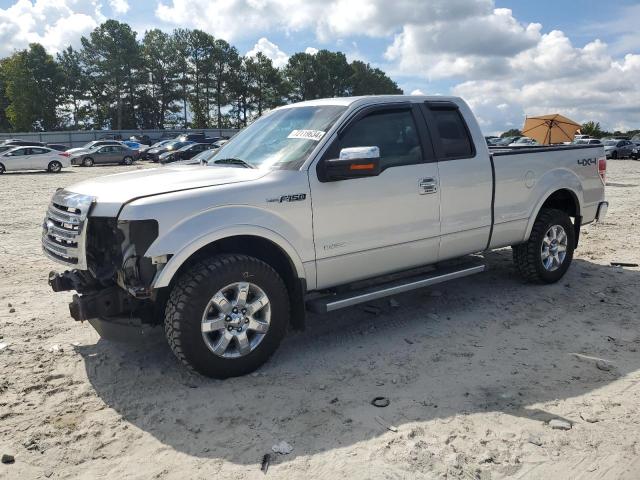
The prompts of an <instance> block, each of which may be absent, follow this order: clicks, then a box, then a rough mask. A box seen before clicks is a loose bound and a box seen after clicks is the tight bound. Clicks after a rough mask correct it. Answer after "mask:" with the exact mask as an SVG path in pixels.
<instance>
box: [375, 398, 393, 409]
mask: <svg viewBox="0 0 640 480" xmlns="http://www.w3.org/2000/svg"><path fill="white" fill-rule="evenodd" d="M390 403H391V400H389V399H388V398H387V397H376V398H374V399H373V400H371V405H373V406H374V407H378V408H384V407H388V406H389V404H390Z"/></svg>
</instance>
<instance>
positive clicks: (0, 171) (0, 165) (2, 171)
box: [0, 163, 5, 175]
mask: <svg viewBox="0 0 640 480" xmlns="http://www.w3.org/2000/svg"><path fill="white" fill-rule="evenodd" d="M4 172H5V168H4V165H3V164H1V163H0V175H2V174H3V173H4Z"/></svg>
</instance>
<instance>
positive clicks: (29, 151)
mask: <svg viewBox="0 0 640 480" xmlns="http://www.w3.org/2000/svg"><path fill="white" fill-rule="evenodd" d="M70 166H71V163H70V162H69V154H68V153H67V152H59V151H58V150H53V149H52V148H48V147H17V148H12V149H11V150H7V151H6V152H2V153H0V174H2V173H4V172H13V171H19V170H46V171H48V172H51V173H59V172H60V171H61V170H62V169H63V168H66V167H70Z"/></svg>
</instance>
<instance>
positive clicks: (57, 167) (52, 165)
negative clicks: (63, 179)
mask: <svg viewBox="0 0 640 480" xmlns="http://www.w3.org/2000/svg"><path fill="white" fill-rule="evenodd" d="M47 171H48V172H51V173H60V172H61V171H62V164H61V163H60V162H58V161H57V160H54V161H53V162H49V166H48V167H47Z"/></svg>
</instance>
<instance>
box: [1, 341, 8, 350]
mask: <svg viewBox="0 0 640 480" xmlns="http://www.w3.org/2000/svg"><path fill="white" fill-rule="evenodd" d="M8 346H9V344H8V343H6V342H0V350H4V349H5V348H7V347H8Z"/></svg>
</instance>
